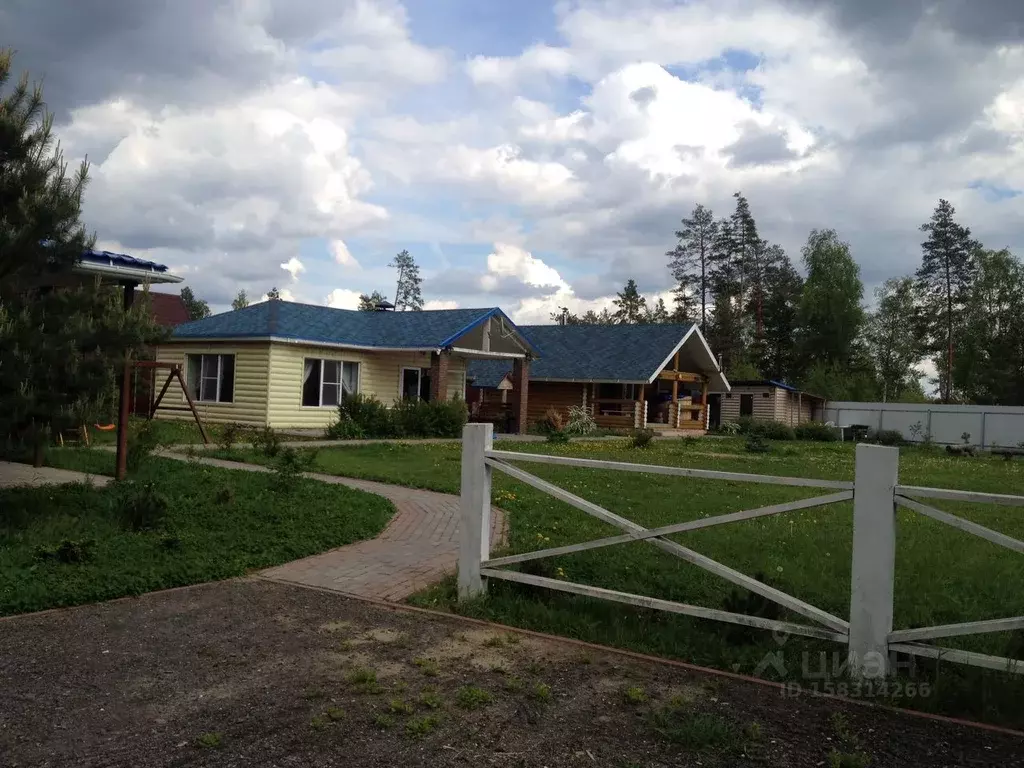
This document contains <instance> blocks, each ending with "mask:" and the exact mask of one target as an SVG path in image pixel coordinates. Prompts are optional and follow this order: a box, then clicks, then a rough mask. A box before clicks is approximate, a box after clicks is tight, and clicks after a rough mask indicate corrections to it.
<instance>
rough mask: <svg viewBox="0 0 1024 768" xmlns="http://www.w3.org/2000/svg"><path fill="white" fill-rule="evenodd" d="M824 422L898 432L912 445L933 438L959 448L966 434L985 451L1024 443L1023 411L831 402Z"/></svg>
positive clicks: (997, 408)
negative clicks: (926, 437)
mask: <svg viewBox="0 0 1024 768" xmlns="http://www.w3.org/2000/svg"><path fill="white" fill-rule="evenodd" d="M824 419H825V421H831V422H834V423H835V424H837V425H839V426H849V425H851V424H865V425H867V426H869V427H872V428H873V429H894V430H898V431H899V432H900V433H901V434H902V435H903V437H904V438H905V439H906V440H908V441H912V442H916V441H920V440H923V439H924V438H925V436H926V435H929V434H930V435H931V438H932V440H934V441H935V442H936V443H943V444H952V445H956V444H959V443H962V442H963V438H962V435H963V434H964V433H965V432H966V433H968V434H969V435H970V442H971V443H972V444H973V445H978V446H981V447H982V448H995V447H1004V448H1012V447H1016V446H1017V445H1019V444H1020V443H1022V442H1024V408H1021V407H1011V406H996V405H933V404H917V403H855V402H848V401H843V402H839V401H830V402H828V403H826V404H825V410H824Z"/></svg>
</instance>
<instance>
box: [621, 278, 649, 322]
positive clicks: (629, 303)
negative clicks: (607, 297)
mask: <svg viewBox="0 0 1024 768" xmlns="http://www.w3.org/2000/svg"><path fill="white" fill-rule="evenodd" d="M612 304H614V305H615V306H616V307H617V309H616V310H615V313H614V314H613V317H614V318H615V322H617V323H623V324H629V325H635V324H637V323H640V322H643V319H644V313H645V312H646V310H647V299H645V298H644V297H643V296H641V295H640V291H639V290H637V287H636V280H634V279H633V278H630V279H629V280H628V281H627V282H626V285H625V287H624V288H623V289H622V290H621V291H620V292H619V293H618V294H616V298H615V299H613V300H612Z"/></svg>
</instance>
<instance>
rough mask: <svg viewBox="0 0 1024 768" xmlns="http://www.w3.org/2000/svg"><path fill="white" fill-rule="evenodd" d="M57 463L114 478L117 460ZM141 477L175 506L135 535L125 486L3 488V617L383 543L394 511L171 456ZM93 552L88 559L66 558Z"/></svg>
mask: <svg viewBox="0 0 1024 768" xmlns="http://www.w3.org/2000/svg"><path fill="white" fill-rule="evenodd" d="M49 460H50V461H49V463H51V464H53V465H56V466H64V467H67V468H69V469H80V470H84V471H89V472H93V473H96V474H109V473H111V472H112V471H113V461H114V455H113V453H112V452H109V451H103V450H88V449H64V450H55V451H52V452H51V453H50V456H49ZM131 479H132V480H133V481H134V484H135V485H147V484H151V485H152V489H153V490H154V491H155V492H156V493H158V494H159V495H161V496H162V497H163V498H164V499H165V500H166V502H167V505H168V512H167V514H166V517H165V518H164V519H163V520H162V521H159V523H158V525H156V526H155V528H154V529H153V530H141V531H133V530H131V527H130V526H129V525H128V524H127V522H126V521H125V520H124V519H123V518H122V512H123V507H122V505H121V504H120V503H119V500H120V499H122V498H123V497H124V496H126V495H127V489H126V488H125V487H124V486H122V485H120V484H117V483H114V484H112V485H111V486H109V487H108V488H103V489H99V488H95V487H91V486H90V485H66V486H56V487H55V486H51V487H44V488H36V489H6V490H3V489H0V615H6V614H14V613H22V612H26V611H34V610H40V609H44V608H53V607H57V606H69V605H78V604H81V603H88V602H93V601H97V600H106V599H110V598H114V597H121V596H123V595H136V594H140V593H143V592H148V591H151V590H154V589H163V588H167V587H175V586H181V585H185V584H195V583H198V582H203V581H210V580H214V579H223V578H228V577H232V576H241V575H243V574H245V573H247V572H249V571H251V570H253V569H258V568H265V567H269V566H272V565H277V564H279V563H284V562H288V561H289V560H294V559H297V558H300V557H305V556H308V555H311V554H315V553H317V552H323V551H325V550H328V549H332V548H334V547H338V546H341V545H343V544H348V543H350V542H353V541H358V540H361V539H367V538H373V537H374V536H376V535H377V534H378V533H379V532H380V531H381V530H383V528H384V526H385V525H386V524H387V521H388V520H389V519H390V517H391V515H392V513H393V511H394V509H393V507H392V505H391V503H390V502H389V501H387V500H385V499H382V498H380V497H379V496H373V495H371V494H367V493H362V492H360V491H356V490H352V489H349V488H345V487H343V486H337V485H330V486H328V485H325V484H324V483H318V482H315V481H312V480H304V479H301V478H299V479H297V480H296V481H295V482H294V484H293V485H291V486H287V487H280V486H279V485H278V484H277V482H276V481H277V478H276V477H275V476H274V475H272V474H263V473H253V472H240V471H230V470H224V469H217V468H212V467H204V466H200V465H198V464H187V463H183V462H180V461H175V460H172V459H159V458H152V459H150V460H149V461H148V462H146V463H145V464H144V465H143V466H142V467H141V468H140V469H139V470H138V471H136V472H135V473H133V474H132V476H131ZM65 542H68V543H66V544H65ZM62 544H63V545H64V552H63V553H58V550H59V549H60V548H61V546H62ZM82 548H84V550H85V554H86V556H87V559H86V560H85V561H84V562H65V561H64V560H68V559H72V560H73V559H74V558H75V557H76V556H77V555H78V554H79V551H80V550H81V549H82Z"/></svg>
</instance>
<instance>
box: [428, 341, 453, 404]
mask: <svg viewBox="0 0 1024 768" xmlns="http://www.w3.org/2000/svg"><path fill="white" fill-rule="evenodd" d="M450 361H451V356H450V355H449V354H448V353H447V352H441V353H440V354H438V353H437V352H434V353H433V354H431V356H430V399H431V400H447V399H448V364H449V362H450Z"/></svg>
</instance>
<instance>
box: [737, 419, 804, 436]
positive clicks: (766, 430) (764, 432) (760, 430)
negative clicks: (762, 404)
mask: <svg viewBox="0 0 1024 768" xmlns="http://www.w3.org/2000/svg"><path fill="white" fill-rule="evenodd" d="M748 434H751V435H757V436H759V437H763V438H766V439H767V440H796V432H794V430H793V428H792V427H791V426H789V425H788V424H783V423H782V422H781V421H755V422H753V424H752V425H751V426H750V431H749V433H748Z"/></svg>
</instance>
